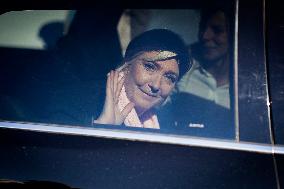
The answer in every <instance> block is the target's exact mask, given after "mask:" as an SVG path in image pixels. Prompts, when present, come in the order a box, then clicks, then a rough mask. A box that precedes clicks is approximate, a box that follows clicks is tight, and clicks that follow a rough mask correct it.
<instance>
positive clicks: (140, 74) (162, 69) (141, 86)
mask: <svg viewBox="0 0 284 189" xmlns="http://www.w3.org/2000/svg"><path fill="white" fill-rule="evenodd" d="M162 52H165V51H162ZM160 57H161V52H158V51H151V52H143V53H142V54H140V55H139V56H137V57H135V58H134V59H133V60H131V61H130V62H128V63H129V67H128V72H127V73H126V76H125V90H126V94H127V97H128V98H129V100H130V101H131V102H133V103H134V104H135V109H136V111H137V112H138V114H142V113H143V112H145V111H146V110H149V109H150V108H152V107H154V106H157V105H160V104H161V103H163V102H164V101H165V99H166V98H167V97H168V96H169V94H170V92H171V91H172V89H173V88H174V86H175V83H176V82H177V80H178V76H179V68H178V64H177V61H176V60H175V59H168V60H163V59H161V58H160Z"/></svg>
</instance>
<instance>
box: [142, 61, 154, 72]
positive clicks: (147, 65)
mask: <svg viewBox="0 0 284 189" xmlns="http://www.w3.org/2000/svg"><path fill="white" fill-rule="evenodd" d="M143 66H144V68H145V69H146V70H147V71H155V70H156V66H155V65H154V64H153V63H151V62H145V63H143Z"/></svg>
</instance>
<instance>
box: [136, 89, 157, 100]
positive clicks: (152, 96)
mask: <svg viewBox="0 0 284 189" xmlns="http://www.w3.org/2000/svg"><path fill="white" fill-rule="evenodd" d="M139 89H140V88H139ZM140 91H141V92H142V93H143V94H145V95H147V96H148V97H151V98H157V97H158V95H156V94H152V93H148V92H146V91H144V90H142V89H140Z"/></svg>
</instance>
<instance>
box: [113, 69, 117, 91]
mask: <svg viewBox="0 0 284 189" xmlns="http://www.w3.org/2000/svg"><path fill="white" fill-rule="evenodd" d="M117 84H118V72H117V71H113V95H115V94H116V90H117Z"/></svg>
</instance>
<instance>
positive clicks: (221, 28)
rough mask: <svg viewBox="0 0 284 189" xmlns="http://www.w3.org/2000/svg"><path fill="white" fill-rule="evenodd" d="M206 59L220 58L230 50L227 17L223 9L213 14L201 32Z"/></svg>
mask: <svg viewBox="0 0 284 189" xmlns="http://www.w3.org/2000/svg"><path fill="white" fill-rule="evenodd" d="M200 37H201V42H202V45H203V49H204V52H203V56H204V58H205V60H208V61H214V60H218V59H220V58H222V57H224V55H225V54H226V53H227V52H228V46H229V42H228V33H227V27H226V17H225V14H224V13H223V12H221V11H218V12H217V13H215V14H213V15H212V17H211V18H209V20H208V21H207V23H206V26H205V27H204V28H203V29H201V32H200Z"/></svg>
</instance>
